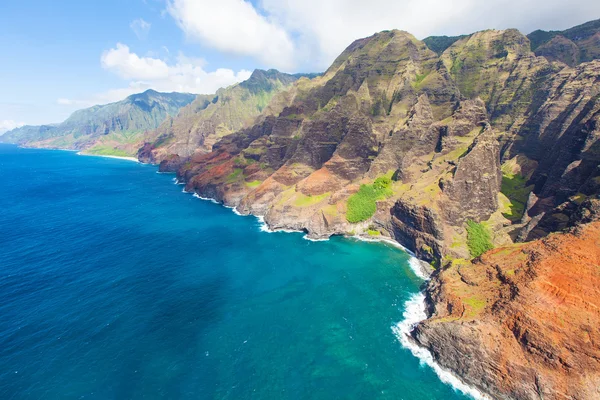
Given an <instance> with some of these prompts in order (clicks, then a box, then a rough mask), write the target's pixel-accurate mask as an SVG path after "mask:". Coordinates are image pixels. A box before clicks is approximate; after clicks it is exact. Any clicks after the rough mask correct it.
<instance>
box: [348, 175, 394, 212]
mask: <svg viewBox="0 0 600 400" xmlns="http://www.w3.org/2000/svg"><path fill="white" fill-rule="evenodd" d="M391 185H392V180H391V179H390V178H388V177H387V176H382V177H379V178H377V179H375V182H374V183H373V184H372V185H360V189H359V191H358V192H356V193H354V194H353V195H352V196H350V198H348V203H347V206H348V212H347V213H346V219H347V220H348V222H350V223H357V222H361V221H366V220H368V219H369V218H371V217H372V216H373V215H374V214H375V212H376V211H377V200H381V199H385V198H386V197H389V196H391V195H392V194H393V192H392V190H391V188H390V187H391Z"/></svg>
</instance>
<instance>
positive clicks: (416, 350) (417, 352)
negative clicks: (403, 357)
mask: <svg viewBox="0 0 600 400" xmlns="http://www.w3.org/2000/svg"><path fill="white" fill-rule="evenodd" d="M404 310H405V311H404V314H403V317H404V320H403V321H401V322H398V323H397V324H396V325H395V326H393V327H392V331H393V332H394V334H395V335H396V337H397V338H398V340H399V341H400V343H401V344H402V346H403V347H404V348H406V349H408V350H410V352H411V353H412V354H413V356H415V357H417V358H418V359H419V360H420V361H421V364H425V365H427V366H429V367H431V369H433V371H434V372H435V373H436V374H437V376H438V377H439V378H440V380H441V381H442V382H444V383H445V384H447V385H450V386H452V387H453V388H454V389H456V390H458V391H459V392H462V393H464V394H466V395H468V396H471V397H472V398H474V399H477V400H491V398H490V397H488V396H486V395H485V394H483V393H481V392H480V391H479V390H477V389H476V388H474V387H471V386H469V385H467V384H465V383H464V382H462V381H461V380H460V379H459V378H458V377H457V376H456V375H454V374H453V373H451V372H449V371H446V370H445V369H443V368H442V367H440V366H439V365H438V364H437V363H436V362H435V360H434V359H433V356H432V355H431V353H430V352H429V351H428V350H427V349H425V348H423V347H421V346H419V345H418V344H417V343H415V342H414V340H413V339H412V338H411V336H410V332H411V331H412V330H413V328H414V327H415V325H416V324H418V323H419V322H421V321H423V320H425V319H427V314H426V312H425V295H424V294H423V293H417V294H415V295H413V296H412V297H411V298H410V299H409V300H408V301H407V302H406V303H405V305H404Z"/></svg>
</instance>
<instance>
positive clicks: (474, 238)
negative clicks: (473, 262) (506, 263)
mask: <svg viewBox="0 0 600 400" xmlns="http://www.w3.org/2000/svg"><path fill="white" fill-rule="evenodd" d="M467 245H468V246H469V252H470V253H471V257H473V258H475V257H479V256H480V255H482V254H483V253H485V252H486V251H488V250H491V249H493V248H494V245H493V244H492V238H491V236H490V232H489V231H488V229H487V228H486V227H485V226H484V225H483V224H481V223H477V222H475V221H471V220H469V221H467Z"/></svg>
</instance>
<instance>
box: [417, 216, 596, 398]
mask: <svg viewBox="0 0 600 400" xmlns="http://www.w3.org/2000/svg"><path fill="white" fill-rule="evenodd" d="M428 298H429V301H430V306H431V317H430V318H429V319H428V320H426V321H424V322H422V323H421V324H420V325H418V326H417V328H416V329H415V331H414V332H413V334H414V337H415V338H416V340H417V341H418V342H419V343H421V344H422V345H423V346H425V347H427V348H429V349H430V350H431V352H432V353H433V354H434V356H435V358H436V359H437V360H438V361H439V362H440V364H442V365H443V366H445V367H447V368H451V369H452V370H454V371H456V372H457V373H458V374H459V375H460V376H461V377H462V378H463V379H464V380H465V381H466V382H468V383H471V384H473V385H476V386H478V387H479V388H481V389H482V390H484V391H486V392H488V393H490V394H492V395H493V396H495V397H497V398H501V399H509V398H510V399H513V398H516V399H540V398H543V399H581V400H584V399H599V398H600V222H593V223H589V224H584V225H581V226H580V227H578V228H573V229H572V230H571V231H570V232H568V233H561V234H553V235H550V236H549V237H547V238H545V239H543V240H540V241H535V242H531V243H528V244H524V245H515V246H512V247H507V248H501V249H496V250H493V251H491V252H488V253H486V254H484V255H483V256H482V257H481V258H480V259H479V260H477V261H475V262H473V263H454V265H452V266H450V267H449V268H447V269H445V270H443V271H441V272H440V273H439V274H438V275H437V276H436V277H435V278H434V279H433V280H432V282H431V283H430V285H429V288H428Z"/></svg>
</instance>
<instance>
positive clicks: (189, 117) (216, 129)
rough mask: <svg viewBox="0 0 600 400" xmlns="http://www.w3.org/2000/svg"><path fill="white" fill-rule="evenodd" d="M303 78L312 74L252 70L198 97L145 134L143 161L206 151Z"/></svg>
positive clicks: (242, 126)
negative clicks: (241, 78) (246, 76)
mask: <svg viewBox="0 0 600 400" xmlns="http://www.w3.org/2000/svg"><path fill="white" fill-rule="evenodd" d="M307 76H308V77H309V78H310V77H313V76H315V74H309V75H302V74H298V75H289V74H284V73H281V72H279V71H277V70H274V69H271V70H268V71H263V70H255V71H254V72H253V73H252V76H250V78H249V79H248V80H246V81H244V82H241V83H239V84H236V85H233V86H230V87H228V88H224V89H219V90H218V91H217V93H216V94H214V95H210V96H199V97H198V98H197V99H196V100H195V101H194V102H192V103H191V104H189V105H188V106H187V107H184V108H183V109H181V111H180V112H179V114H178V115H176V116H175V115H174V116H172V117H169V118H167V119H166V120H165V121H164V122H163V123H162V124H161V125H160V126H159V127H158V129H156V130H155V131H154V132H151V133H150V134H149V136H148V138H147V140H146V141H147V142H148V143H147V145H146V146H145V147H144V151H143V152H142V154H143V157H144V160H145V161H147V162H155V161H160V160H161V159H163V158H164V157H165V156H167V155H169V154H178V155H181V156H189V155H191V154H193V153H194V152H197V151H200V152H209V151H210V150H211V149H212V145H213V144H214V143H216V142H217V141H218V140H219V139H220V138H222V137H224V136H226V135H229V134H231V133H233V132H235V131H237V130H239V129H241V128H244V127H247V126H249V125H251V124H252V123H253V122H254V120H255V118H257V117H258V116H259V115H261V114H262V113H263V112H264V113H268V112H272V111H270V108H269V107H268V106H269V105H271V106H273V104H272V100H273V98H274V96H275V95H276V94H278V93H281V92H283V91H284V90H286V89H289V87H290V85H291V84H292V83H294V82H295V81H297V80H298V79H299V78H304V79H306V77H307ZM279 111H281V110H279Z"/></svg>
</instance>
